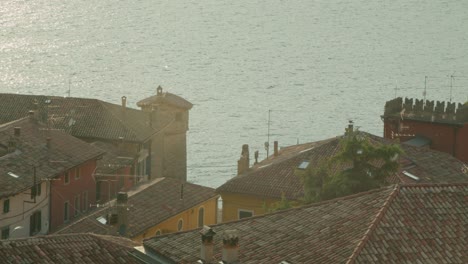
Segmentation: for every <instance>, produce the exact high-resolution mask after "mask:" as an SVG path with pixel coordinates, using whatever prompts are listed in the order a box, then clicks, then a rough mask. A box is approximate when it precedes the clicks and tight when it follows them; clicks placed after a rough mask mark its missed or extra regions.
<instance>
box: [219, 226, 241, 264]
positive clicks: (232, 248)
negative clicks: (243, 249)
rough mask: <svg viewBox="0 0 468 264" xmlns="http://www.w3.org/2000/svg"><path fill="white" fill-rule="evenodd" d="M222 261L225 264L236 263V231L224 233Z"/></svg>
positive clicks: (237, 252) (237, 251)
mask: <svg viewBox="0 0 468 264" xmlns="http://www.w3.org/2000/svg"><path fill="white" fill-rule="evenodd" d="M222 260H223V262H224V263H227V264H231V263H238V261H239V236H238V234H237V230H226V231H224V234H223V252H222Z"/></svg>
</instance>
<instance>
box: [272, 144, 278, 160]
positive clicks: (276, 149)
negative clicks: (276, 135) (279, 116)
mask: <svg viewBox="0 0 468 264" xmlns="http://www.w3.org/2000/svg"><path fill="white" fill-rule="evenodd" d="M273 151H274V152H273V155H274V156H275V157H276V156H278V141H275V142H273Z"/></svg>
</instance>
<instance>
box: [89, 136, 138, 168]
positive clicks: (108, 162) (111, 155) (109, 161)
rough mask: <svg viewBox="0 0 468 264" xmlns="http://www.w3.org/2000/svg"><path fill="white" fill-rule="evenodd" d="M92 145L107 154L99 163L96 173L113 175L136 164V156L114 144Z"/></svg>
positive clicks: (96, 143)
mask: <svg viewBox="0 0 468 264" xmlns="http://www.w3.org/2000/svg"><path fill="white" fill-rule="evenodd" d="M91 145H93V146H95V147H98V148H100V149H102V150H104V151H105V152H106V154H104V156H103V157H102V159H100V160H98V162H97V168H96V173H113V172H115V171H118V170H119V169H121V168H125V167H128V166H131V165H132V164H133V163H134V162H135V159H136V156H135V155H134V154H132V153H129V152H128V151H126V150H125V149H124V148H119V147H118V146H115V145H114V144H112V143H106V142H102V141H96V142H92V143H91Z"/></svg>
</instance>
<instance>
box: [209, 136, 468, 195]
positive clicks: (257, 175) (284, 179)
mask: <svg viewBox="0 0 468 264" xmlns="http://www.w3.org/2000/svg"><path fill="white" fill-rule="evenodd" d="M360 133H362V134H363V135H364V136H366V137H368V138H369V140H370V142H371V144H391V143H392V141H390V140H387V139H384V138H381V137H378V136H375V135H371V134H368V133H365V132H360ZM340 139H341V137H336V138H331V139H327V140H322V141H317V142H312V143H306V144H301V145H295V146H290V147H286V148H281V150H280V151H279V155H278V156H273V155H272V156H270V157H268V159H265V160H263V161H261V162H260V163H258V164H256V165H254V166H253V167H251V168H250V169H249V171H247V172H246V173H243V174H241V175H238V176H236V177H234V178H232V179H230V180H229V181H227V182H226V183H224V184H223V185H221V186H220V187H218V188H217V190H216V191H217V192H218V193H238V194H247V195H254V196H260V197H270V198H281V195H282V193H284V195H285V197H286V198H288V199H292V200H294V199H298V198H302V197H303V185H302V183H301V179H300V177H299V176H298V175H296V174H295V171H296V170H297V168H298V166H299V165H300V164H301V162H303V161H310V164H309V166H317V165H318V164H319V163H320V162H321V161H322V160H325V159H330V158H331V157H333V156H334V155H336V154H338V153H339V151H340V146H339V144H340ZM401 147H402V149H403V150H404V152H405V153H404V154H403V155H402V156H401V158H400V166H401V168H400V172H399V173H398V175H395V176H394V177H392V178H389V182H391V183H399V182H405V183H416V181H414V180H412V179H410V178H408V177H407V176H405V175H404V174H403V173H402V172H403V171H404V170H405V171H407V172H410V173H412V174H414V175H416V176H417V177H419V178H420V181H419V182H434V183H436V182H438V183H443V182H447V183H448V182H460V181H468V176H467V175H466V174H464V173H463V166H464V164H463V163H462V162H461V161H459V160H457V159H456V158H454V157H452V156H450V155H448V154H445V153H442V152H438V151H435V150H430V149H427V148H417V147H413V146H408V145H404V144H402V145H401Z"/></svg>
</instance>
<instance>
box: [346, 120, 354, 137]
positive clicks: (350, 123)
mask: <svg viewBox="0 0 468 264" xmlns="http://www.w3.org/2000/svg"><path fill="white" fill-rule="evenodd" d="M353 131H354V125H353V120H349V124H348V128H347V129H346V135H349V134H351V133H353Z"/></svg>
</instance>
